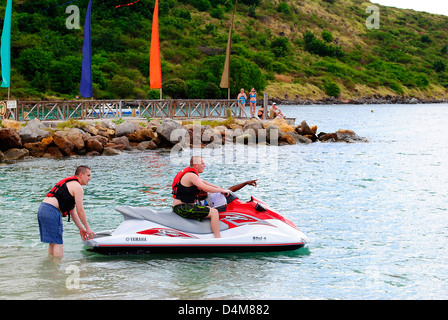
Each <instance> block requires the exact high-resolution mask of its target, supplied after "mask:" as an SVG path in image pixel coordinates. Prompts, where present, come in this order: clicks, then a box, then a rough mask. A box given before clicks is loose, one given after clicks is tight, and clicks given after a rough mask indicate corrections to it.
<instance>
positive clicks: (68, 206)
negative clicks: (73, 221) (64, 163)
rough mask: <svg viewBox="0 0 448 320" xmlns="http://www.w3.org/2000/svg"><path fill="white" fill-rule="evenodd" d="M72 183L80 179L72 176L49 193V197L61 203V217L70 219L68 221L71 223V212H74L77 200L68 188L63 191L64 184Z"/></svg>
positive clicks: (63, 180)
mask: <svg viewBox="0 0 448 320" xmlns="http://www.w3.org/2000/svg"><path fill="white" fill-rule="evenodd" d="M70 181H78V182H79V180H78V178H77V177H76V176H70V177H67V178H65V179H62V180H61V181H59V182H58V183H56V185H55V186H54V187H53V188H51V190H50V192H48V193H47V197H50V198H52V197H54V198H56V199H57V200H58V203H59V211H60V212H61V215H62V216H63V217H66V216H67V215H68V216H69V217H68V219H69V220H68V221H70V215H69V213H70V210H72V209H73V208H74V207H75V198H74V197H73V196H72V195H71V194H70V193H69V192H68V189H67V187H64V188H62V189H61V187H62V186H64V184H66V183H67V182H70Z"/></svg>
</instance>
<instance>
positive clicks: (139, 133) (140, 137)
mask: <svg viewBox="0 0 448 320" xmlns="http://www.w3.org/2000/svg"><path fill="white" fill-rule="evenodd" d="M126 137H127V138H128V139H129V141H134V142H142V141H147V140H152V139H155V138H156V137H157V133H155V132H154V131H152V130H151V129H149V128H144V129H139V130H136V131H135V132H133V133H128V134H126Z"/></svg>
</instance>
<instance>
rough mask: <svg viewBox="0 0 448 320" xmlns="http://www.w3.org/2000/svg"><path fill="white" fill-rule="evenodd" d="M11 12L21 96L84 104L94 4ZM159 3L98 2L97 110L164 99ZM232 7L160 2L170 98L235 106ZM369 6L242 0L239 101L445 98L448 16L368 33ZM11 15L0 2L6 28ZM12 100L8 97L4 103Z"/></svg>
mask: <svg viewBox="0 0 448 320" xmlns="http://www.w3.org/2000/svg"><path fill="white" fill-rule="evenodd" d="M13 3H14V4H13V18H12V20H13V22H12V42H11V46H12V48H11V54H12V68H13V69H12V72H11V95H12V97H13V98H15V99H21V100H24V99H43V100H44V99H45V100H47V99H61V98H62V99H73V98H74V97H75V96H76V95H79V80H80V75H81V60H82V43H83V24H84V18H85V13H86V8H87V4H88V0H74V1H71V2H69V3H65V1H62V0H33V1H30V0H22V1H14V2H13ZM128 3H129V5H128V6H120V7H116V6H118V5H123V4H128ZM154 3H155V1H154V0H140V1H135V0H132V1H131V0H110V1H96V0H94V1H93V6H92V55H93V58H92V60H93V82H94V98H95V99H114V98H135V99H146V98H158V96H159V92H158V90H157V91H156V90H153V91H151V90H150V89H149V79H148V77H149V48H150V37H151V28H152V14H153V9H154ZM233 3H234V1H233V0H159V21H160V41H161V42H160V47H161V57H162V74H163V93H164V96H166V97H168V96H170V97H173V98H225V97H227V90H226V89H221V88H219V82H220V78H221V73H222V69H223V65H224V55H225V47H226V43H227V36H228V30H229V22H230V17H231V14H232V10H233ZM69 5H76V6H78V7H79V9H80V28H79V29H68V28H67V27H66V20H67V19H68V18H69V17H70V13H66V8H67V7H68V6H69ZM369 5H372V3H370V2H368V1H363V2H360V1H356V0H294V1H287V0H286V1H275V0H274V1H272V0H271V1H267V0H239V1H238V4H237V8H236V15H235V23H234V32H233V38H232V60H231V79H230V80H231V85H232V88H231V92H232V95H233V96H236V95H237V93H238V91H239V89H240V88H245V89H246V90H249V89H250V87H255V88H256V89H257V90H258V92H260V93H261V92H263V91H265V92H268V93H269V97H271V98H279V99H290V100H297V99H312V100H317V99H324V98H328V97H329V96H335V97H338V98H339V99H341V100H343V101H344V100H346V99H353V98H363V97H371V96H374V95H377V96H383V97H384V96H388V95H390V96H401V95H403V96H406V97H417V98H435V99H442V98H448V92H447V88H448V69H447V62H448V17H446V16H439V15H432V14H429V13H422V12H416V11H412V10H403V9H396V8H389V7H383V6H379V5H378V7H379V8H380V28H379V29H371V30H369V29H368V28H367V27H366V19H367V18H368V17H369V15H370V14H369V13H366V8H367V7H368V6H369ZM5 6H6V1H2V5H1V7H0V15H1V19H3V15H4V11H5ZM1 25H3V23H2V24H1ZM6 96H7V89H5V88H2V89H1V90H0V98H1V99H4V98H5V97H6Z"/></svg>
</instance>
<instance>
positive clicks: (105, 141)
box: [87, 135, 107, 147]
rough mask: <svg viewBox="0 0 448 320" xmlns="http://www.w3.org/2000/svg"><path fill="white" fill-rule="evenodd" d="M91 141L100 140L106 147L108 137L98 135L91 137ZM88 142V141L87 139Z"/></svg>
mask: <svg viewBox="0 0 448 320" xmlns="http://www.w3.org/2000/svg"><path fill="white" fill-rule="evenodd" d="M89 139H95V140H98V141H99V142H101V144H102V145H103V147H104V146H105V145H106V143H107V139H106V137H103V136H100V135H97V136H91V137H90V138H89ZM87 140H88V139H87Z"/></svg>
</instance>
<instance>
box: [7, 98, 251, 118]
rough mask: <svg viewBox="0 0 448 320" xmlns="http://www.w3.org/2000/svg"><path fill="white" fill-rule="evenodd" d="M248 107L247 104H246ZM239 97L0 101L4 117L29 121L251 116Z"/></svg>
mask: <svg viewBox="0 0 448 320" xmlns="http://www.w3.org/2000/svg"><path fill="white" fill-rule="evenodd" d="M246 108H248V106H246ZM246 108H242V107H241V106H239V105H238V102H237V100H72V101H13V102H12V103H11V101H8V102H7V101H0V115H1V117H2V118H3V119H14V120H17V121H27V120H31V119H39V120H41V121H44V120H60V121H61V120H62V121H65V120H70V119H78V120H86V119H103V118H117V119H118V118H126V117H133V118H172V119H174V118H201V119H203V118H225V117H227V115H228V112H229V111H227V110H230V112H231V116H232V117H235V118H248V115H247V113H246V110H245V109H246Z"/></svg>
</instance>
